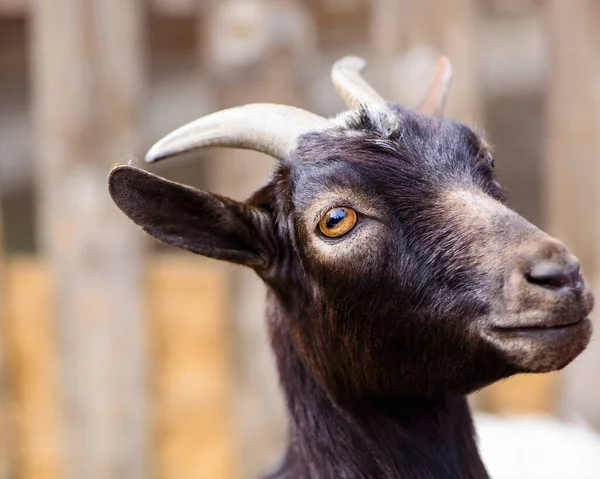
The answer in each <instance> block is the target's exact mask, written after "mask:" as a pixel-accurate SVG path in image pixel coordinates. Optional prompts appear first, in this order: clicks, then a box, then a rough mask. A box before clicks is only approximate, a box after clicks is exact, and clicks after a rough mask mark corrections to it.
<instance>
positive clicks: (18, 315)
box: [4, 256, 239, 479]
mask: <svg viewBox="0 0 600 479" xmlns="http://www.w3.org/2000/svg"><path fill="white" fill-rule="evenodd" d="M5 277H6V291H5V293H6V303H5V312H6V318H5V328H4V330H5V334H6V336H5V346H6V356H7V366H8V373H9V375H10V378H11V384H12V385H13V397H12V398H11V399H12V401H11V403H12V404H11V409H12V411H11V412H12V417H13V418H14V423H13V424H14V428H13V431H12V433H11V437H12V441H11V444H12V446H11V447H12V450H13V453H14V454H15V455H16V461H15V462H16V464H15V469H16V471H15V477H18V478H19V479H61V478H63V477H65V457H64V449H63V447H61V444H63V441H62V431H61V425H62V424H63V423H62V420H61V408H60V398H59V396H60V393H61V389H62V385H61V378H60V377H59V374H60V371H59V368H58V364H57V362H58V357H59V354H58V350H57V341H56V334H55V333H56V331H55V325H56V323H55V321H54V320H55V318H54V317H53V311H54V307H53V283H52V278H51V276H50V270H49V268H48V266H47V265H46V264H45V263H44V262H42V261H40V260H38V259H36V258H15V259H11V260H9V261H8V262H7V265H6V270H5ZM143 296H144V298H145V300H144V306H145V311H146V314H145V324H146V326H147V328H146V329H147V338H148V341H147V350H148V353H149V357H150V364H151V367H150V371H151V374H150V377H149V378H148V382H147V392H148V395H149V397H150V398H151V400H150V404H151V407H150V418H149V421H150V424H151V425H152V432H151V437H152V439H151V449H152V450H151V452H150V454H149V457H151V458H153V459H152V460H153V461H154V464H152V465H150V467H149V469H150V470H152V471H153V475H154V477H157V478H161V479H185V478H233V477H236V476H237V471H236V464H238V462H239V461H237V460H236V458H235V440H234V435H233V414H232V406H231V402H232V399H233V394H232V391H231V390H232V377H233V376H232V374H231V370H230V368H231V364H230V357H231V356H230V354H229V351H228V348H229V338H228V333H227V302H226V298H227V288H226V282H225V276H224V274H223V271H222V269H220V268H219V267H218V265H217V264H216V263H212V262H207V261H203V260H202V259H196V258H194V257H190V256H186V257H185V258H181V257H179V256H166V257H161V256H159V257H153V258H152V259H151V260H150V261H149V262H148V266H147V267H146V268H145V274H144V295H143ZM113 366H114V367H115V368H118V367H119V364H113Z"/></svg>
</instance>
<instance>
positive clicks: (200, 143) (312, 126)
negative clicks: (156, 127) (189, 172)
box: [146, 103, 331, 162]
mask: <svg viewBox="0 0 600 479" xmlns="http://www.w3.org/2000/svg"><path fill="white" fill-rule="evenodd" d="M329 126H331V125H330V123H329V120H327V119H326V118H323V117H321V116H319V115H315V114H314V113H310V112H308V111H305V110H301V109H300V108H295V107H292V106H285V105H276V104H268V103H262V104H252V105H245V106H239V107H235V108H230V109H228V110H221V111H218V112H215V113H212V114H210V115H207V116H204V117H202V118H199V119H197V120H195V121H192V122H191V123H188V124H187V125H184V126H182V127H181V128H178V129H177V130H175V131H173V132H172V133H169V134H168V135H167V136H165V137H164V138H163V139H162V140H160V141H158V142H157V143H156V144H155V145H154V146H152V148H150V150H149V151H148V153H147V154H146V161H148V162H153V161H158V160H162V159H164V158H168V157H170V156H175V155H178V154H180V153H185V152H187V151H191V150H197V149H199V148H204V147H208V146H225V147H231V148H244V149H248V150H256V151H260V152H262V153H266V154H268V155H271V156H273V157H275V158H279V159H281V158H284V157H285V156H287V155H288V154H289V153H291V152H292V151H293V150H294V149H295V148H296V141H297V139H298V136H300V135H302V134H303V133H306V132H308V131H313V130H323V129H326V128H328V127H329Z"/></svg>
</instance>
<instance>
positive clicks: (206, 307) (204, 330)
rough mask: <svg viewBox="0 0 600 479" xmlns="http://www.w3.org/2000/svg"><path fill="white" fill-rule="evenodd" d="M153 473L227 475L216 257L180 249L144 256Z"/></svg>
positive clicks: (223, 295) (228, 440) (230, 432)
mask: <svg viewBox="0 0 600 479" xmlns="http://www.w3.org/2000/svg"><path fill="white" fill-rule="evenodd" d="M149 266H150V268H148V270H147V274H146V285H147V287H146V296H147V301H148V306H149V307H148V313H149V315H148V316H149V320H150V323H151V326H152V327H151V328H150V329H151V336H152V341H151V343H152V353H153V354H152V361H153V368H152V369H153V371H154V374H153V376H152V384H153V390H154V404H153V406H154V407H153V409H154V423H155V424H156V445H157V448H156V454H155V456H154V457H155V458H156V459H155V460H154V463H155V465H156V472H155V476H156V477H157V478H160V479H182V478H190V479H194V478H199V479H200V478H215V479H217V478H222V479H233V478H235V477H237V476H236V471H237V470H238V463H237V461H236V458H235V454H234V449H235V441H234V439H233V436H234V427H233V422H234V417H233V414H232V409H233V408H232V404H233V402H234V392H233V391H232V386H233V380H232V377H233V368H231V367H230V363H231V361H232V359H233V358H232V357H231V354H230V348H229V345H230V344H231V342H232V341H231V340H232V339H233V338H231V337H229V329H230V328H228V326H227V321H226V317H225V316H226V311H227V307H228V297H227V290H226V275H225V274H224V272H223V268H222V265H220V264H217V263H216V262H211V263H209V261H208V260H206V259H204V258H199V257H196V258H195V259H194V258H190V257H189V255H185V254H170V255H166V254H165V255H160V257H158V258H156V257H155V258H153V259H152V261H151V262H150V263H149Z"/></svg>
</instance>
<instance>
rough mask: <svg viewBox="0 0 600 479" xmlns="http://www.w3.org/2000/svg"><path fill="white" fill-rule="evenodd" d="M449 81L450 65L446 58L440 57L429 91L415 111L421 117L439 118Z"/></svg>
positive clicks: (450, 75)
mask: <svg viewBox="0 0 600 479" xmlns="http://www.w3.org/2000/svg"><path fill="white" fill-rule="evenodd" d="M451 81H452V64H451V63H450V60H449V59H448V58H446V57H440V59H439V60H438V61H437V64H436V67H435V73H434V75H433V80H432V82H431V85H430V87H429V90H428V91H427V94H426V95H425V98H424V100H423V101H422V102H421V104H420V105H419V107H418V108H417V111H418V112H419V113H421V114H422V115H426V116H436V117H441V116H442V115H443V112H444V104H445V103H446V97H447V95H448V89H449V87H450V82H451Z"/></svg>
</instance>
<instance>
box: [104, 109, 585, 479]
mask: <svg viewBox="0 0 600 479" xmlns="http://www.w3.org/2000/svg"><path fill="white" fill-rule="evenodd" d="M390 108H391V110H390V111H391V112H392V113H390V112H386V111H370V110H368V109H362V110H359V111H358V112H352V113H350V114H347V115H346V116H345V117H342V118H339V119H338V120H337V123H338V125H339V126H337V127H334V128H332V129H330V130H327V131H325V132H315V133H310V134H306V135H304V136H303V137H301V138H300V139H299V144H298V145H299V146H298V149H297V151H296V152H295V153H294V154H293V155H292V156H291V157H289V158H286V159H284V160H283V161H282V163H281V165H280V166H279V168H278V169H277V171H276V172H275V173H274V175H273V178H272V179H271V181H270V182H269V184H268V185H266V186H265V187H264V188H262V189H261V190H260V191H258V192H257V193H256V194H255V195H254V196H253V197H252V198H250V199H249V200H248V202H246V203H245V204H242V203H237V202H234V201H232V200H229V199H227V198H222V197H218V196H216V195H212V194H210V193H207V192H203V191H199V190H195V189H191V188H188V187H183V186H181V185H177V184H175V183H171V182H167V181H166V180H164V179H161V178H159V177H156V176H154V175H151V174H149V173H146V172H144V171H142V170H139V169H136V168H134V167H129V166H120V167H117V168H115V170H113V173H112V174H111V179H110V182H109V184H110V189H111V194H112V196H113V198H114V199H115V202H116V203H117V204H118V205H119V207H120V208H121V209H122V210H123V211H124V212H125V213H126V214H127V215H129V216H130V217H131V218H132V219H133V220H134V221H135V222H136V223H138V224H139V225H141V226H142V227H143V228H144V230H145V231H147V232H148V233H150V234H151V235H153V236H155V237H157V238H158V239H160V240H162V241H165V242H167V243H169V244H174V245H176V246H179V247H183V248H185V249H188V250H190V251H193V252H196V253H200V254H204V255H206V256H210V257H214V258H219V259H224V260H227V261H233V262H237V263H240V264H243V265H246V266H250V267H252V268H253V269H254V270H255V271H256V272H257V273H258V274H259V276H260V277H261V278H263V280H264V281H265V283H266V284H267V285H268V290H269V302H268V304H269V307H268V313H267V318H268V324H269V330H270V334H271V341H272V346H273V349H274V351H275V356H276V358H277V363H278V368H279V373H280V377H281V382H282V387H283V390H284V393H285V396H286V400H287V404H288V408H289V412H290V420H291V437H290V444H289V447H288V452H287V456H286V460H285V462H284V465H283V466H282V469H281V470H280V471H279V472H278V473H277V474H275V475H274V476H272V477H278V478H332V479H333V478H365V479H366V478H369V479H372V478H418V479H427V478H485V477H487V474H486V472H485V469H484V466H483V465H482V463H481V461H480V459H479V457H478V454H477V448H476V444H475V439H474V431H473V425H472V421H471V416H470V413H469V410H468V407H467V404H466V400H465V395H466V394H468V393H470V392H472V391H474V390H476V389H478V388H481V387H483V386H485V385H487V384H489V383H491V382H493V381H496V380H498V379H500V378H504V377H507V376H510V375H511V374H514V373H516V372H520V371H538V370H540V371H541V370H550V369H557V368H560V367H562V366H564V365H565V364H567V363H568V362H569V361H570V360H572V359H573V357H575V356H576V355H577V354H578V353H579V352H580V351H581V350H582V349H583V347H585V344H587V341H588V340H589V325H588V326H585V325H583V326H581V328H580V330H578V331H579V332H578V333H577V334H576V335H575V334H572V335H571V336H565V338H566V339H564V338H563V339H560V341H559V340H556V343H552V344H553V345H554V344H556V350H557V352H555V353H553V354H554V356H552V358H551V359H552V361H546V362H543V361H542V363H543V365H542V366H539V367H537V364H538V363H537V362H536V361H538V359H537V358H538V356H536V354H544V355H545V356H544V357H547V356H548V355H547V354H546V353H544V352H541V353H540V352H538V349H539V348H538V349H535V347H533V346H531V345H530V344H529V343H526V344H524V345H523V344H522V342H523V341H521V340H519V341H521V342H519V341H516V340H515V341H516V342H515V341H512V340H507V341H505V340H504V339H502V340H497V341H496V342H494V341H490V340H489V339H488V336H487V334H488V333H489V331H490V330H492V329H493V327H494V326H497V325H498V324H497V321H498V319H497V318H498V317H501V316H502V315H501V314H499V313H498V311H499V309H498V308H499V306H498V304H500V305H501V306H502V305H503V304H504V303H503V302H502V301H499V300H498V297H507V298H512V297H513V296H515V295H511V294H510V291H508V290H507V286H506V285H507V284H509V283H507V278H508V277H511V278H512V276H510V275H511V274H513V273H514V271H516V270H517V269H518V268H521V267H522V266H521V263H523V261H524V260H523V258H524V257H525V256H523V255H524V253H521V252H520V251H521V249H522V248H523V245H524V244H525V245H527V244H529V243H528V242H531V244H537V242H540V241H546V237H545V236H542V235H543V233H541V232H539V230H537V229H536V228H534V227H533V226H532V225H530V224H529V223H527V222H526V221H525V220H524V219H522V218H521V217H519V216H518V215H517V214H516V213H514V212H512V211H511V210H509V209H508V208H506V206H505V205H504V198H503V196H502V192H501V190H500V188H499V186H498V183H497V182H496V181H495V180H494V177H493V171H492V164H491V161H490V154H489V151H488V150H487V147H486V145H485V144H484V142H483V141H482V140H481V139H480V138H479V137H478V136H477V135H476V134H475V133H473V132H472V131H471V130H470V129H468V128H467V127H465V126H464V125H461V124H459V123H455V122H452V121H445V120H440V119H432V118H425V117H422V116H420V115H418V114H416V113H413V112H410V111H408V110H405V109H403V108H402V107H399V106H397V105H390ZM455 190H456V191H468V192H470V193H472V194H473V195H476V197H478V198H479V197H482V198H487V199H489V200H490V201H489V203H490V204H491V205H498V211H499V213H498V214H490V215H489V216H490V217H489V218H487V217H486V218H484V219H483V220H481V218H478V217H476V216H475V215H474V213H471V212H470V211H471V210H470V209H469V208H465V209H464V211H460V210H458V211H457V210H456V208H457V207H452V206H451V205H450V206H449V205H448V200H447V199H446V198H447V197H448V194H449V192H452V191H455ZM324 194H326V195H330V196H331V197H332V198H334V200H332V201H334V203H335V204H330V205H329V206H347V207H351V208H354V209H355V210H356V211H357V212H358V215H359V221H358V223H357V226H356V227H355V228H354V229H353V230H352V231H351V232H350V233H348V235H346V236H344V237H341V238H338V239H331V238H326V237H323V236H322V235H320V234H319V232H318V230H317V228H316V224H317V222H315V218H312V217H307V215H308V212H309V211H312V209H314V207H315V206H314V203H315V201H317V200H318V199H319V198H321V197H322V196H323V195H324ZM485 201H487V200H485ZM326 206H327V204H326ZM470 214H473V215H474V216H473V217H472V218H471V217H469V215H470ZM317 219H318V218H317ZM548 241H549V240H548ZM551 246H552V247H550V246H548V247H547V248H546V249H547V251H551V252H548V253H547V255H550V254H553V255H558V256H560V257H561V258H562V257H564V256H565V254H566V253H565V252H564V251H563V250H562V249H560V248H561V247H560V246H557V242H556V244H555V243H552V244H551ZM565 251H566V250H565ZM528 254H529V253H528ZM545 254H546V253H545ZM558 256H557V257H558ZM498 258H501V261H500V262H499V263H498ZM517 260H518V261H521V263H519V262H518V261H517ZM495 264H501V265H503V264H505V265H506V267H504V266H501V267H495V266H493V265H495ZM523 264H525V263H523ZM490 265H492V266H490ZM517 273H518V274H517V277H518V278H521V276H522V274H523V273H522V272H521V271H520V270H519V271H517ZM521 280H522V281H523V284H524V286H523V289H524V290H525V291H526V293H527V295H528V296H527V298H526V299H527V301H529V303H531V304H534V305H537V304H538V303H539V302H540V301H542V300H543V299H540V298H541V296H540V295H542V294H544V295H547V294H549V293H548V291H546V290H544V291H538V290H535V291H534V290H533V289H532V288H533V287H531V285H530V284H528V283H527V282H526V281H525V280H524V279H523V278H521ZM577 288H579V289H576V290H573V291H570V292H569V294H570V296H569V297H570V298H572V299H571V300H570V301H571V302H570V303H568V304H569V306H568V308H567V307H566V306H565V308H566V309H564V311H563V312H561V313H560V314H563V315H571V316H577V317H578V318H579V317H584V316H585V315H587V313H588V312H589V309H590V308H591V299H590V298H591V295H589V292H586V290H585V284H584V283H583V282H582V283H580V284H579V285H578V286H577ZM530 289H531V292H530ZM502 295H504V296H502ZM519 301H521V300H520V299H519ZM544 301H545V299H544ZM521 303H523V304H525V300H523V301H521V302H520V303H519V305H521ZM539 304H541V303H539ZM544 304H545V303H544ZM565 304H567V303H565ZM536 307H537V306H536ZM507 311H508V310H507ZM548 314H550V313H548ZM553 314H554V313H553ZM557 314H558V313H557ZM586 328H587V329H586ZM511 341H512V342H511ZM515 344H517V346H518V347H517V346H515ZM532 344H534V346H535V345H536V344H538V343H532ZM545 344H546V343H544V345H545ZM532 348H533V349H532ZM561 348H562V349H561ZM531 351H533V352H531ZM524 358H525V359H524ZM532 358H533V359H532ZM542 363H540V364H542ZM536 368H537V369H536ZM259 433H260V431H257V434H259Z"/></svg>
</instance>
